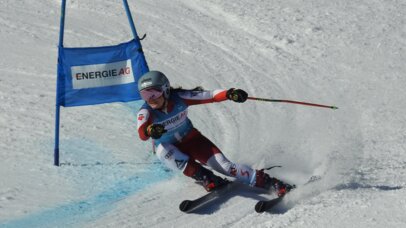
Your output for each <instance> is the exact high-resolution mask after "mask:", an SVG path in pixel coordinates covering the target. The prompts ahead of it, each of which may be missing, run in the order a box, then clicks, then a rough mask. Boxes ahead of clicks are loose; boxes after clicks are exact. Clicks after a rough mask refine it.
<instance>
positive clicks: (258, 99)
mask: <svg viewBox="0 0 406 228" xmlns="http://www.w3.org/2000/svg"><path fill="white" fill-rule="evenodd" d="M248 99H249V100H256V101H267V102H282V103H291V104H299V105H307V106H315V107H321V108H330V109H338V107H336V106H328V105H321V104H313V103H307V102H301V101H292V100H279V99H267V98H258V97H248Z"/></svg>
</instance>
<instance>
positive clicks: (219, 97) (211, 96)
mask: <svg viewBox="0 0 406 228" xmlns="http://www.w3.org/2000/svg"><path fill="white" fill-rule="evenodd" d="M178 95H179V96H180V97H181V98H182V99H183V100H184V101H185V103H186V104H187V105H198V104H207V103H213V102H222V101H226V100H232V101H235V102H239V103H242V102H245V101H246V100H247V98H248V94H247V92H245V91H244V90H242V89H234V88H231V89H228V90H221V89H219V90H212V91H208V90H203V91H194V90H187V91H182V92H179V93H178Z"/></svg>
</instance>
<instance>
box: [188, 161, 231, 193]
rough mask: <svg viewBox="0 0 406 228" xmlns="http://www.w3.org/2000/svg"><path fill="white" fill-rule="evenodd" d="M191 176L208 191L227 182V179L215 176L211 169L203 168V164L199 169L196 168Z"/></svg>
mask: <svg viewBox="0 0 406 228" xmlns="http://www.w3.org/2000/svg"><path fill="white" fill-rule="evenodd" d="M192 178H193V179H195V180H196V181H197V182H198V183H199V184H201V185H202V186H203V188H204V189H205V190H206V191H208V192H211V191H213V190H214V189H216V188H218V187H220V186H223V185H225V184H227V183H229V181H228V180H227V179H223V178H221V177H219V176H216V175H215V174H214V173H213V172H212V171H210V170H208V169H206V168H204V167H203V166H201V167H200V168H199V170H197V172H196V173H195V174H194V175H193V176H192Z"/></svg>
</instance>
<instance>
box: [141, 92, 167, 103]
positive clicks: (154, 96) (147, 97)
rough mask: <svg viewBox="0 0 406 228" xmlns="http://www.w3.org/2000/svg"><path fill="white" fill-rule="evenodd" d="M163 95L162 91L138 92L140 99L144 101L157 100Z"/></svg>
mask: <svg viewBox="0 0 406 228" xmlns="http://www.w3.org/2000/svg"><path fill="white" fill-rule="evenodd" d="M163 93H164V91H162V90H160V89H144V90H141V91H140V94H141V97H142V99H143V100H145V101H149V100H151V99H157V98H158V97H160V96H162V94H163Z"/></svg>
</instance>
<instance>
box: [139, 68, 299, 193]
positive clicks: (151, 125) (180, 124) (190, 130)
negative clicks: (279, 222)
mask: <svg viewBox="0 0 406 228" xmlns="http://www.w3.org/2000/svg"><path fill="white" fill-rule="evenodd" d="M138 90H139V92H140V94H141V97H142V99H143V100H144V101H145V103H144V104H143V105H142V107H141V108H140V110H139V112H138V114H137V118H138V122H137V128H138V133H139V136H140V138H141V139H142V140H144V141H145V140H148V139H149V138H152V139H153V143H154V146H155V152H156V155H157V156H158V158H159V159H160V160H161V161H162V162H163V163H164V164H165V165H166V166H168V167H169V168H171V169H174V170H180V171H182V172H183V174H184V175H186V176H188V177H192V178H193V179H195V180H196V181H197V182H199V183H201V184H202V185H203V187H204V188H205V189H206V190H207V191H211V190H213V189H214V188H216V187H218V186H221V185H223V184H225V183H227V182H228V181H227V180H226V179H223V178H221V177H219V176H217V175H215V174H214V173H213V172H212V171H210V170H208V169H206V168H205V167H204V166H202V164H203V165H207V166H209V167H211V168H212V169H213V170H215V171H217V172H219V173H222V174H224V175H226V176H231V177H235V178H236V179H237V180H238V181H240V182H242V183H245V184H248V185H250V186H255V187H259V188H264V189H269V190H274V191H276V193H277V194H278V195H279V196H282V195H284V194H285V193H286V192H287V191H289V190H290V189H291V188H292V186H291V185H289V184H285V183H283V182H282V181H280V180H278V179H276V178H273V177H270V176H269V175H268V174H266V173H264V170H254V169H252V168H251V167H248V166H246V165H241V164H236V163H233V162H231V161H230V160H228V159H227V158H226V157H225V156H224V154H223V153H222V152H221V151H220V149H219V148H217V146H216V145H214V144H213V143H212V142H211V141H210V140H209V139H207V138H206V137H205V136H203V135H202V134H201V133H200V132H199V131H198V130H197V129H196V128H194V127H193V125H192V123H191V121H190V119H189V118H188V117H187V113H188V107H189V106H191V105H198V104H206V103H212V102H222V101H225V100H232V101H234V102H240V103H242V102H245V101H246V100H247V97H248V94H247V93H246V92H245V91H244V90H241V89H234V88H231V89H229V90H214V91H205V90H203V89H202V88H200V87H197V88H195V89H193V90H185V89H181V88H179V89H174V88H172V87H171V86H170V83H169V80H168V78H167V77H166V76H165V75H164V74H163V73H161V72H159V71H150V72H148V73H146V74H144V75H143V76H142V77H141V78H140V79H139V81H138Z"/></svg>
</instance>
